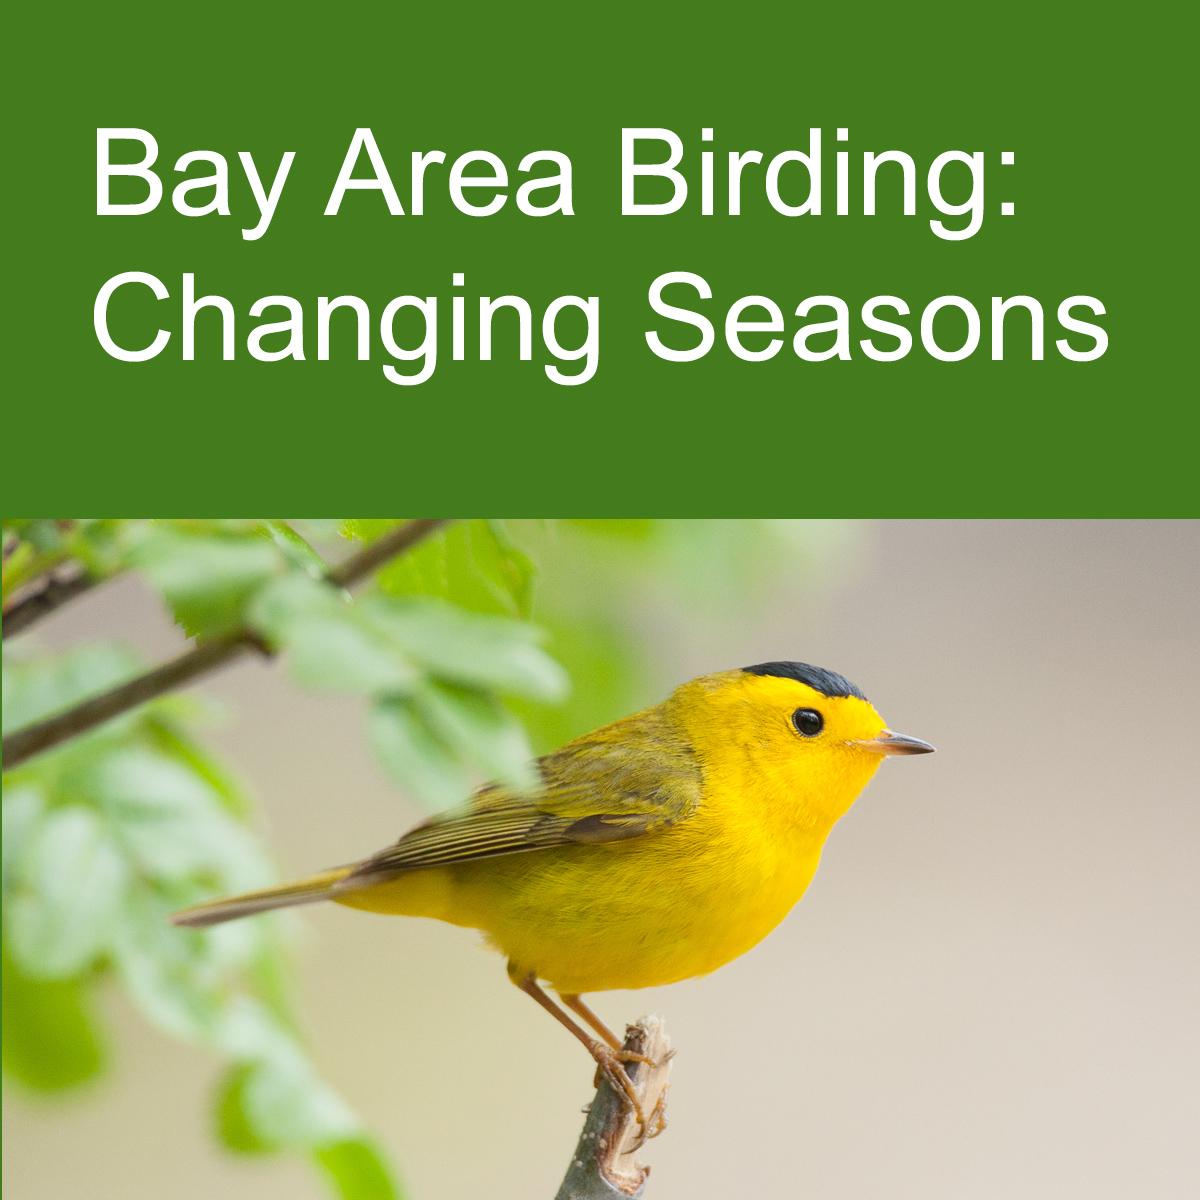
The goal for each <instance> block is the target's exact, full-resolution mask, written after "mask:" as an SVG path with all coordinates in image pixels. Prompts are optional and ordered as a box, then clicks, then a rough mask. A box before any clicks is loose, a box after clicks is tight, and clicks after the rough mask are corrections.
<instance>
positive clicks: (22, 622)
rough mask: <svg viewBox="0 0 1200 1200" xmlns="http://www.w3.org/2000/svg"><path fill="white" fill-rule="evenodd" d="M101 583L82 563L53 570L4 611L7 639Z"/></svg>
mask: <svg viewBox="0 0 1200 1200" xmlns="http://www.w3.org/2000/svg"><path fill="white" fill-rule="evenodd" d="M99 582H100V580H99V579H97V578H96V577H95V576H94V575H89V574H88V573H87V571H85V570H84V569H83V567H81V566H79V564H78V563H72V564H69V565H68V566H65V567H63V568H61V569H60V570H57V571H50V572H49V573H48V574H46V575H43V576H42V578H41V579H39V580H36V581H35V582H34V583H32V584H30V585H29V586H28V587H25V588H22V589H21V591H19V592H18V593H17V594H16V595H15V596H14V597H13V599H12V602H11V603H10V604H9V605H8V606H7V607H6V608H5V610H4V636H5V637H12V636H13V634H17V633H21V632H22V630H25V629H28V628H29V627H30V626H31V625H35V624H36V623H37V622H38V621H40V620H41V619H42V618H43V617H46V616H49V615H50V613H52V612H53V611H54V610H55V609H56V608H59V607H61V606H62V605H64V604H66V602H67V601H68V600H73V599H74V598H75V597H76V596H79V595H81V594H82V593H83V592H86V591H87V590H88V589H89V588H92V587H95V586H96V584H97V583H99Z"/></svg>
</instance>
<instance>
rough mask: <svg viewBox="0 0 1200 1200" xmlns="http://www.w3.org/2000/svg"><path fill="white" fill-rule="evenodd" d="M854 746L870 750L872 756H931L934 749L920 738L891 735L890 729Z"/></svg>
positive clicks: (901, 734)
mask: <svg viewBox="0 0 1200 1200" xmlns="http://www.w3.org/2000/svg"><path fill="white" fill-rule="evenodd" d="M854 744H855V745H856V746H861V747H862V749H864V750H870V751H871V752H872V753H873V754H932V753H933V752H934V750H935V749H936V747H934V746H931V745H930V744H929V743H928V742H923V741H922V740H921V739H920V738H915V737H908V736H907V735H905V734H903V733H893V732H892V731H891V730H890V729H885V730H884V731H883V732H882V733H881V734H880V735H879V736H878V737H877V738H871V739H870V740H869V741H862V742H855V743H854Z"/></svg>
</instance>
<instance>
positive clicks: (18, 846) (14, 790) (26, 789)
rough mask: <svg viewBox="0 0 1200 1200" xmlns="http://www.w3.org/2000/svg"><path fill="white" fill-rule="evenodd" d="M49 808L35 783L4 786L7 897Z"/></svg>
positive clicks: (1, 848)
mask: <svg viewBox="0 0 1200 1200" xmlns="http://www.w3.org/2000/svg"><path fill="white" fill-rule="evenodd" d="M45 808H46V801H45V797H44V796H43V795H42V793H41V791H40V789H38V788H37V787H35V786H34V785H33V784H29V783H18V784H16V785H14V786H9V787H5V789H4V803H3V808H2V809H0V817H2V824H3V828H2V830H0V861H2V863H3V870H2V871H0V879H2V880H3V889H4V895H5V898H6V899H7V897H8V889H9V887H10V886H11V885H12V883H13V881H14V880H15V878H16V869H17V864H18V863H19V862H20V860H21V856H22V855H23V854H24V853H25V852H26V849H27V847H28V845H29V841H30V839H31V838H32V836H33V832H34V829H35V828H36V827H37V823H38V821H39V819H40V818H41V816H42V813H43V812H44V811H45Z"/></svg>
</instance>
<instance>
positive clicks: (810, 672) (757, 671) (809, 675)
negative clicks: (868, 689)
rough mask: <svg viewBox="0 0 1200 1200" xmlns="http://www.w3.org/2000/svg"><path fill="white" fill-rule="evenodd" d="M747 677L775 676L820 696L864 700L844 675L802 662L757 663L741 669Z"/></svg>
mask: <svg viewBox="0 0 1200 1200" xmlns="http://www.w3.org/2000/svg"><path fill="white" fill-rule="evenodd" d="M742 670H743V671H745V672H746V673H747V674H749V675H775V676H777V677H778V678H780V679H795V680H797V681H798V682H799V683H804V684H807V685H808V686H809V687H810V688H812V689H813V691H815V692H820V693H821V695H822V696H856V697H857V698H858V699H859V700H865V699H866V696H864V695H863V694H862V690H861V689H860V688H858V687H855V685H854V684H852V683H851V682H850V680H848V679H847V678H846V677H845V676H844V675H839V674H838V673H837V672H836V671H827V670H825V668H824V667H813V666H810V665H809V664H808V663H802V662H768V663H758V664H757V665H756V666H753V667H743V668H742Z"/></svg>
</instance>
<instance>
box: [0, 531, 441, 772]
mask: <svg viewBox="0 0 1200 1200" xmlns="http://www.w3.org/2000/svg"><path fill="white" fill-rule="evenodd" d="M445 524H446V521H445V520H443V519H440V518H439V519H436V520H435V519H425V518H422V519H421V520H417V521H408V522H406V523H405V524H403V525H400V526H397V527H396V528H395V529H393V530H391V531H389V532H388V533H386V534H384V536H383V537H381V538H379V539H378V540H376V541H374V542H372V543H371V544H370V545H369V546H366V547H364V548H363V549H362V550H360V551H359V552H358V553H357V554H352V555H351V556H350V557H349V558H348V559H346V560H345V562H343V563H341V564H340V565H339V566H337V567H334V568H333V570H331V571H330V572H329V573H328V575H326V579H327V580H328V582H329V583H330V584H332V585H333V586H334V587H349V586H351V585H352V584H355V583H358V582H359V581H360V580H362V579H365V578H366V577H367V576H368V575H370V574H371V572H372V571H375V570H377V569H378V568H379V567H381V566H382V565H383V564H384V563H385V562H387V561H388V560H389V559H391V558H395V557H396V556H397V555H399V554H403V553H404V552H405V551H407V550H410V549H411V548H412V547H413V546H415V545H417V543H418V542H422V541H424V540H425V538H427V537H428V536H429V535H430V534H431V533H435V532H436V531H437V530H438V529H440V528H441V527H442V526H443V525H445ZM247 650H258V651H260V652H266V653H270V651H264V647H263V643H262V642H261V640H260V639H259V637H258V635H257V634H256V633H255V632H254V631H253V630H252V629H248V628H243V629H239V630H237V631H236V632H234V633H230V634H226V635H225V636H223V637H217V638H210V639H209V640H208V641H205V642H198V643H197V644H196V645H195V646H193V647H192V648H191V649H190V650H185V651H184V653H182V654H181V655H179V656H178V657H177V658H173V659H171V660H170V661H168V662H165V663H162V664H161V665H159V666H157V667H154V668H153V669H152V670H150V671H147V672H146V673H145V674H144V675H138V676H137V677H136V678H134V679H130V680H129V681H128V682H127V683H122V684H118V685H117V686H116V687H114V688H112V689H110V690H109V691H107V692H101V693H100V695H98V696H92V697H90V698H89V699H87V700H83V701H80V703H78V704H76V705H75V706H74V707H73V708H68V709H65V710H64V711H63V712H60V713H56V714H55V715H54V716H52V717H47V718H46V719H45V720H44V721H38V722H36V723H35V724H33V725H26V726H25V728H23V729H18V730H17V731H16V732H15V733H11V734H9V735H8V737H6V738H5V739H4V769H5V770H6V771H9V770H12V768H13V767H17V766H20V764H21V763H23V762H25V761H26V759H29V758H32V757H33V756H34V755H35V754H40V753H41V752H42V751H43V750H49V749H50V748H51V747H52V746H57V745H58V744H59V743H60V742H65V741H67V740H68V739H70V738H73V737H77V736H78V735H79V734H81V733H86V732H87V731H88V730H89V729H94V728H95V727H96V726H97V725H102V724H103V723H104V722H105V721H109V720H111V719H112V718H113V717H116V716H120V715H121V713H125V712H128V711H129V710H130V709H131V708H136V707H137V706H138V705H139V704H145V703H146V701H147V700H153V699H154V698H155V697H156V696H161V695H163V694H164V693H165V692H169V691H173V690H174V689H175V688H178V687H182V686H183V685H184V684H185V683H190V682H191V681H192V680H193V679H197V678H199V677H200V676H201V675H207V674H208V673H209V672H210V671H213V670H215V669H216V668H217V667H220V666H224V664H225V663H227V662H230V661H232V660H233V659H235V658H238V657H239V656H240V655H242V654H244V653H245V652H246V651H247Z"/></svg>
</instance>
